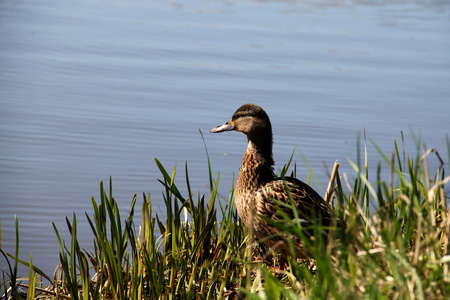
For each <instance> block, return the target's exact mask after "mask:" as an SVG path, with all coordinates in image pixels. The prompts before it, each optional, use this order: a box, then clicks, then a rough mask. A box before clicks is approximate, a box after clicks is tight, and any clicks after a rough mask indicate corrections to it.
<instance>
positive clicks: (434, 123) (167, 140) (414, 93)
mask: <svg viewBox="0 0 450 300" xmlns="http://www.w3.org/2000/svg"><path fill="white" fill-rule="evenodd" d="M0 36H1V42H0V61H1V69H0V70H1V71H0V88H1V90H0V93H1V97H0V176H1V178H0V191H1V192H0V221H1V237H2V241H1V247H2V248H3V249H4V250H5V251H7V252H11V253H13V251H14V250H13V249H14V243H15V238H14V237H15V232H14V216H15V215H16V216H17V217H18V219H19V224H20V257H21V258H22V259H24V260H28V259H29V253H30V250H31V248H32V249H33V262H34V263H35V264H36V265H37V266H38V267H39V268H41V269H42V270H44V271H45V272H46V273H47V274H49V275H51V274H52V273H53V270H54V269H55V267H56V265H57V264H58V262H59V256H58V249H59V248H58V244H57V239H56V236H55V233H54V231H53V228H52V222H55V224H56V225H57V226H58V228H59V230H60V232H62V233H63V236H64V238H65V239H68V234H67V229H66V228H67V227H66V225H65V217H66V216H69V218H71V216H72V213H73V212H75V213H76V214H77V216H78V218H77V219H78V224H79V236H80V242H81V246H82V247H85V248H86V249H92V235H91V234H90V229H89V227H88V224H87V222H86V219H85V216H84V212H88V213H89V214H91V212H92V209H91V200H90V198H91V196H92V195H94V197H96V198H97V199H98V195H99V182H100V180H104V181H106V182H108V180H109V177H110V176H112V178H113V192H114V196H115V198H116V200H117V201H118V203H119V206H120V208H121V210H122V211H123V214H124V215H125V213H126V212H127V209H128V208H129V205H130V202H131V199H132V196H133V195H134V194H135V193H137V194H138V203H137V212H136V215H137V217H136V223H137V224H140V219H139V215H140V205H141V204H142V193H143V192H145V193H148V192H149V193H151V195H152V201H153V204H154V211H155V212H157V213H158V214H159V215H162V216H163V215H164V213H163V211H164V208H163V202H162V196H161V192H162V186H161V184H160V183H158V181H157V179H158V178H161V175H160V173H159V171H158V168H157V166H156V164H155V162H154V157H157V158H158V159H159V160H160V161H161V162H162V163H163V165H164V166H166V168H168V169H170V170H171V169H172V168H173V166H174V165H175V163H177V164H178V171H179V175H178V176H177V178H178V184H179V185H180V186H182V187H184V175H183V174H184V164H185V162H186V161H187V162H188V166H189V171H190V180H191V185H192V187H193V190H196V191H199V192H200V193H208V188H207V187H206V185H207V182H208V172H207V160H206V155H205V150H204V146H203V141H202V138H201V135H200V133H199V129H200V130H201V131H202V132H203V134H204V136H205V141H206V144H207V147H208V151H209V154H210V158H211V164H212V169H213V174H214V176H216V175H217V173H218V172H220V174H221V179H220V192H221V193H222V194H223V195H224V197H226V196H227V195H228V192H229V190H230V187H231V184H232V177H233V173H234V174H237V172H238V168H239V164H240V160H241V157H242V154H243V151H244V149H245V143H246V139H245V136H244V135H242V134H240V133H231V132H230V133H223V134H220V135H218V134H215V135H213V134H209V133H208V130H209V129H210V128H211V127H213V126H216V125H219V124H222V123H223V122H225V121H226V120H228V119H229V118H230V116H231V115H232V113H233V112H234V111H235V110H236V109H237V108H238V107H239V106H240V105H241V104H243V103H246V102H253V103H258V104H260V105H261V106H262V107H263V108H264V109H265V110H266V111H267V113H268V114H269V116H270V117H271V120H272V124H273V129H274V143H275V144H274V157H275V161H276V163H277V165H276V168H277V169H279V168H281V167H282V166H283V164H284V163H285V162H287V160H288V159H289V157H290V155H291V153H292V151H293V150H294V147H295V149H296V153H295V154H294V160H295V161H296V162H297V164H298V176H299V177H300V178H301V179H305V178H306V177H307V173H308V169H307V168H306V167H305V165H304V163H303V160H302V158H301V154H303V155H304V156H305V157H306V159H307V160H308V162H309V164H310V165H311V167H312V170H313V171H314V172H315V174H316V176H317V179H318V183H319V185H320V187H321V188H319V187H318V186H317V184H315V183H312V185H313V186H314V187H315V188H317V189H319V190H320V191H321V193H322V194H323V190H324V189H325V187H326V185H327V182H328V176H327V173H326V171H325V170H326V168H325V167H324V163H325V164H326V165H327V166H328V167H329V168H331V167H332V165H333V163H334V161H336V160H339V161H340V162H341V169H340V171H341V173H344V172H346V173H348V174H349V175H350V176H355V175H354V172H353V171H352V169H351V167H350V166H349V164H348V162H347V159H348V158H350V159H352V160H356V144H357V135H358V133H360V134H362V132H363V130H364V129H365V132H366V135H367V137H368V139H372V140H374V141H375V142H376V143H377V145H379V146H380V147H381V148H382V149H383V151H386V153H388V154H389V153H390V152H391V151H392V150H393V146H394V139H397V140H400V139H401V135H400V132H401V131H403V132H404V133H405V137H406V147H407V151H408V153H411V154H414V153H415V141H414V138H413V136H414V135H415V136H416V138H417V137H418V136H421V137H422V140H423V141H426V143H427V146H428V147H429V148H437V149H438V151H439V152H440V154H441V156H442V157H443V159H444V160H445V161H446V163H447V166H446V167H447V169H448V157H449V155H448V153H447V147H446V142H445V138H446V134H448V132H449V128H450V121H449V116H450V4H449V2H448V1H446V0H442V1H438V0H436V1H433V0H429V1H415V0H411V1H382V0H380V1H376V0H372V1H351V0H348V1H337V0H335V1H333V0H323V1H295V0H292V1H288V0H286V1H242V0H241V1H237V0H236V1H213V0H211V1H196V0H193V1H170V0H169V1H135V0H130V1H121V0H103V1H92V0H91V1H87V0H80V1H56V0H44V1H12V0H4V1H1V2H0ZM368 151H369V160H370V164H371V166H372V167H374V166H376V163H377V162H378V161H380V160H381V157H380V155H379V154H377V152H376V150H375V149H374V147H373V146H372V145H371V144H370V143H369V148H368ZM300 153H301V154H300ZM433 163H436V162H435V160H433V159H431V164H433ZM448 172H449V171H447V173H448ZM372 178H373V177H372ZM447 189H448V188H447ZM5 267H6V263H5V261H4V259H3V258H1V259H0V269H1V270H5ZM24 274H25V275H26V274H27V273H26V272H25V273H24Z"/></svg>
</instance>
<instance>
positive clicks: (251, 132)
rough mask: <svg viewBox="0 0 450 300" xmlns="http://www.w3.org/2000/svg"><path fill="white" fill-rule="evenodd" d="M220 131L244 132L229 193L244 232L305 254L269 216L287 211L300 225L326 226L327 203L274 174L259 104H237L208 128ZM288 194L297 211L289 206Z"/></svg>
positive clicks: (330, 216)
mask: <svg viewBox="0 0 450 300" xmlns="http://www.w3.org/2000/svg"><path fill="white" fill-rule="evenodd" d="M225 131H238V132H242V133H244V134H245V135H246V136H247V148H246V150H245V153H244V156H243V158H242V163H241V166H240V168H239V174H238V178H237V182H236V186H235V195H234V196H235V206H236V210H237V212H238V214H239V218H240V220H241V221H242V222H243V223H244V224H245V226H246V227H247V231H248V232H249V234H250V233H252V234H253V235H254V237H255V238H256V240H257V241H260V242H262V243H263V244H265V245H267V246H268V247H269V248H271V249H274V250H278V251H281V252H282V253H284V254H290V255H291V256H292V255H294V253H292V247H291V246H290V244H292V242H293V244H294V248H295V250H294V251H295V255H296V256H297V257H299V258H310V257H311V256H310V253H309V251H308V250H307V249H305V247H303V243H302V241H301V240H300V239H299V238H298V237H296V236H295V237H293V236H292V235H289V234H287V233H285V232H280V230H279V229H278V227H276V226H274V225H273V222H270V221H268V220H273V221H281V222H284V221H285V220H284V218H283V215H287V216H289V217H290V218H291V219H292V220H294V221H297V222H300V223H301V224H302V226H303V227H304V228H307V227H308V226H312V225H313V224H314V225H317V224H320V225H323V226H321V228H325V230H326V228H330V227H331V226H332V225H333V224H335V221H336V217H335V214H334V212H333V210H332V209H331V207H330V206H329V205H328V203H327V202H326V201H325V200H324V199H323V198H322V197H321V196H320V195H319V194H318V193H317V192H316V191H315V190H314V189H313V188H311V187H310V186H309V185H307V184H306V183H304V182H302V181H301V180H299V179H297V178H294V177H283V178H281V177H277V176H276V175H275V173H274V160H273V153H272V152H273V134H272V125H271V122H270V119H269V116H268V115H267V113H266V112H265V111H264V110H263V109H262V108H261V107H260V106H259V105H257V104H250V103H249V104H244V105H242V106H240V107H239V108H238V109H237V110H236V111H235V113H234V114H233V115H232V117H231V119H230V120H228V121H227V122H225V123H224V124H222V125H219V126H217V127H214V128H212V129H211V130H210V132H211V133H220V132H225ZM291 200H292V201H293V204H294V205H295V209H296V210H297V211H296V212H295V211H294V210H293V209H292V208H293V206H292V205H291ZM284 204H286V205H284ZM314 232H315V233H317V232H318V231H317V230H315V231H314V230H309V234H308V235H307V236H308V237H311V236H312V235H313V234H314ZM322 233H323V231H322ZM325 233H326V232H325ZM323 235H324V236H325V234H323ZM289 239H291V242H289Z"/></svg>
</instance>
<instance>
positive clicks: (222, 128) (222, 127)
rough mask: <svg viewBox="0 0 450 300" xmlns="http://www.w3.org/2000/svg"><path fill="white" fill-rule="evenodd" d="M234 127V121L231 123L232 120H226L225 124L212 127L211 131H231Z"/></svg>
mask: <svg viewBox="0 0 450 300" xmlns="http://www.w3.org/2000/svg"><path fill="white" fill-rule="evenodd" d="M233 129H234V127H233V123H231V120H230V121H228V122H226V123H225V124H223V125H220V126H217V127H214V128H212V129H211V130H210V131H209V132H211V133H217V132H224V131H230V130H233Z"/></svg>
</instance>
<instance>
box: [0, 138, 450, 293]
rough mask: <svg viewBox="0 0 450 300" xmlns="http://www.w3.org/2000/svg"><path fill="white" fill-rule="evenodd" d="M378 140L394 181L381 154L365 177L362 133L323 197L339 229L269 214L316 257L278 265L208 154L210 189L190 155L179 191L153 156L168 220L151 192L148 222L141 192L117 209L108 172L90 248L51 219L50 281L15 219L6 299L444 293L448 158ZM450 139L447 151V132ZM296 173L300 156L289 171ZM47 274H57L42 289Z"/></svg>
mask: <svg viewBox="0 0 450 300" xmlns="http://www.w3.org/2000/svg"><path fill="white" fill-rule="evenodd" d="M372 144H373V145H374V147H375V148H376V149H378V150H379V153H380V155H381V157H382V159H383V160H384V161H385V164H386V165H387V166H388V168H389V178H388V180H384V179H383V175H382V168H381V166H382V164H381V163H380V164H379V165H378V166H377V169H376V173H375V174H376V175H375V176H376V177H375V180H374V181H373V179H372V178H369V169H368V155H367V153H368V152H367V142H366V138H365V136H364V147H363V149H362V151H363V153H364V155H363V157H364V159H363V160H361V155H360V153H358V159H357V162H356V163H354V162H352V161H349V164H350V166H352V168H353V169H354V171H355V172H354V175H349V174H342V175H341V174H339V172H338V171H337V168H335V169H336V174H334V175H335V176H333V178H335V180H332V181H331V182H330V185H329V186H330V187H331V189H329V190H328V191H327V195H328V196H330V195H331V194H332V195H334V197H335V201H332V203H333V206H334V209H335V211H336V215H337V220H336V222H337V223H336V224H337V226H333V227H332V228H331V229H332V230H331V231H330V234H329V236H328V239H327V241H326V242H325V241H324V240H323V239H320V238H316V239H312V240H310V239H308V238H307V237H306V235H305V229H308V230H312V231H313V232H314V235H315V236H319V235H321V234H322V233H323V232H325V229H330V228H322V227H321V226H320V225H319V224H314V226H312V228H304V227H302V224H301V223H299V222H295V221H293V220H290V219H289V218H287V217H286V218H285V219H284V220H283V222H273V223H274V225H275V226H278V227H279V229H280V230H283V232H285V233H288V234H291V235H293V236H296V237H299V238H301V239H302V240H303V241H304V246H305V247H307V248H308V251H309V253H311V256H312V258H311V259H306V260H305V259H297V258H295V257H286V259H287V262H288V264H289V267H288V268H287V269H280V268H278V266H279V265H278V260H279V259H280V255H279V254H277V253H273V252H272V251H271V250H270V249H267V248H265V247H264V246H260V245H258V244H257V243H255V242H256V241H254V239H253V238H252V237H251V236H250V237H249V236H248V232H246V230H245V228H243V226H242V224H241V223H240V222H239V217H238V215H237V213H236V211H235V209H234V207H233V199H234V187H233V185H232V186H231V192H230V194H229V196H228V199H221V197H220V196H219V193H218V192H217V190H218V185H219V179H220V176H219V175H217V176H216V177H213V175H212V171H211V166H210V161H209V156H208V154H207V159H208V182H209V187H210V192H209V193H208V195H200V194H199V193H194V192H193V191H192V187H191V185H190V181H189V172H188V166H187V163H186V165H185V167H184V173H185V177H186V182H185V184H186V187H187V194H186V195H183V194H182V193H181V192H180V189H179V188H178V185H177V183H176V179H175V177H176V173H177V167H176V165H175V166H174V167H173V168H172V169H171V170H170V171H169V170H168V169H166V168H165V167H164V166H163V165H162V164H161V163H160V162H159V161H158V160H157V159H155V162H156V165H157V167H158V168H159V170H160V172H161V179H160V182H161V184H162V188H163V193H162V199H163V201H164V203H165V207H166V211H165V215H164V217H161V216H159V215H158V214H154V212H153V211H152V201H151V197H150V194H148V195H145V194H144V195H143V203H142V206H141V208H142V220H141V222H140V223H141V224H139V225H138V224H135V222H134V211H135V205H136V201H137V197H136V195H134V197H133V198H132V200H131V206H130V210H129V212H128V215H127V216H126V217H125V218H123V217H121V215H120V213H119V207H118V205H117V202H116V201H115V199H114V197H113V196H112V180H111V179H110V182H109V188H108V190H106V189H105V187H104V184H103V182H101V183H100V197H99V201H97V200H96V199H95V198H94V197H92V208H93V209H92V212H91V213H90V214H88V213H86V218H87V220H88V223H89V225H90V227H91V231H92V237H93V250H92V251H86V250H84V249H81V248H80V245H79V243H78V238H77V235H78V232H77V216H76V215H75V214H73V216H72V218H71V219H69V218H66V224H67V229H68V231H69V233H70V235H71V239H70V241H67V242H66V241H64V240H62V238H61V235H60V233H59V230H58V228H57V227H56V226H55V225H54V224H53V227H54V231H55V233H56V237H57V239H58V242H59V247H60V264H59V267H58V268H57V270H56V273H55V276H54V278H53V279H50V278H49V277H48V276H46V275H45V274H43V273H42V272H41V271H40V270H39V269H38V268H37V267H36V266H34V265H33V260H32V256H31V255H30V262H29V263H28V262H24V261H21V260H20V259H19V258H18V251H19V225H18V221H17V220H16V249H15V254H13V255H11V254H8V253H5V252H4V251H3V250H1V249H0V252H1V253H2V259H3V260H5V261H6V262H7V266H8V268H7V271H6V272H5V271H4V272H3V275H2V276H1V277H0V299H12V298H14V299H21V298H25V297H27V295H26V294H27V293H28V299H31V298H35V297H39V298H40V299H42V298H46V297H47V298H52V299H68V298H70V299H193V298H195V299H223V298H225V299H239V298H244V297H247V298H249V299H299V298H300V299H361V298H368V299H386V298H388V299H446V298H447V297H448V296H449V295H450V272H449V266H450V245H449V238H450V217H449V209H448V196H447V195H446V189H445V188H446V187H448V182H449V181H450V176H446V175H445V171H444V168H443V166H444V165H443V163H442V164H440V165H439V166H438V167H437V168H436V169H433V170H430V167H429V165H430V164H429V162H428V161H429V159H430V158H433V160H435V158H436V159H437V160H438V161H442V159H441V156H440V154H439V152H438V151H436V150H434V149H427V148H426V147H424V149H423V151H418V153H417V155H416V156H415V157H414V158H410V157H407V156H406V155H405V152H406V151H405V142H404V140H403V138H402V143H401V146H400V147H399V145H398V144H397V142H396V141H395V142H394V149H395V151H394V152H393V153H392V155H390V156H388V155H386V154H384V153H383V152H382V151H381V150H380V149H379V148H378V147H377V145H376V144H375V143H373V142H372ZM447 145H448V147H447V148H448V149H447V150H448V152H449V156H450V142H449V140H448V137H447ZM418 149H420V147H419V146H418ZM292 158H293V157H292V156H291V158H290V160H289V161H288V164H287V165H286V166H285V167H284V168H283V169H282V171H281V174H280V175H281V176H284V175H285V174H286V173H287V172H288V169H289V165H290V163H291V161H292ZM449 161H450V157H449ZM296 172H297V170H296V166H295V165H294V169H293V171H292V174H293V175H294V176H295V175H296ZM371 174H373V173H371ZM310 175H311V176H313V173H312V170H311V172H310ZM351 176H353V178H352V177H351ZM313 177H314V176H313ZM308 178H309V175H308ZM233 182H234V180H233ZM330 199H332V198H330ZM293 209H294V207H293ZM218 212H220V215H221V216H222V217H221V218H220V219H219V218H218V217H217V213H218ZM255 217H259V216H255ZM339 220H342V221H344V222H345V224H346V225H345V226H344V225H342V224H343V223H339V222H340V221H339ZM291 246H292V247H294V245H291ZM19 263H21V264H25V265H27V266H28V267H29V275H28V277H27V278H20V277H19V276H18V274H17V267H18V264H19ZM42 278H47V280H49V281H50V282H51V283H50V285H49V286H47V287H46V288H43V287H42V283H41V282H42ZM24 281H28V283H29V284H28V285H26V284H24Z"/></svg>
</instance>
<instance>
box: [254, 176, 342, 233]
mask: <svg viewBox="0 0 450 300" xmlns="http://www.w3.org/2000/svg"><path fill="white" fill-rule="evenodd" d="M287 190H288V191H289V193H290V195H291V198H292V200H293V202H294V204H295V207H296V209H297V212H298V217H299V218H300V219H299V220H298V221H299V222H302V224H304V225H308V224H310V223H311V221H313V220H315V221H316V222H317V221H318V222H320V223H321V224H322V225H324V226H330V225H332V224H333V220H334V213H333V211H332V209H331V208H330V206H329V205H328V204H327V203H326V202H325V200H323V198H322V197H321V196H320V195H319V194H318V193H317V192H316V191H315V190H313V189H312V188H311V187H310V186H309V185H307V184H305V183H304V182H302V181H300V180H298V179H296V178H292V177H285V178H284V179H281V178H276V179H274V180H272V181H270V182H268V183H267V184H265V185H264V186H262V187H261V188H260V190H259V191H258V194H259V196H260V197H262V198H263V199H264V200H263V201H261V202H260V203H259V204H260V205H257V207H256V209H257V213H259V214H261V215H263V216H266V217H269V218H271V219H273V220H283V217H282V216H281V215H280V213H279V209H281V210H282V211H283V212H284V213H286V214H287V215H288V216H289V217H290V218H292V219H295V218H296V216H295V213H294V212H293V211H292V205H291V201H290V199H289V196H288V192H287ZM280 202H281V203H280ZM283 203H284V204H287V205H283ZM305 223H306V224H305Z"/></svg>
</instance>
